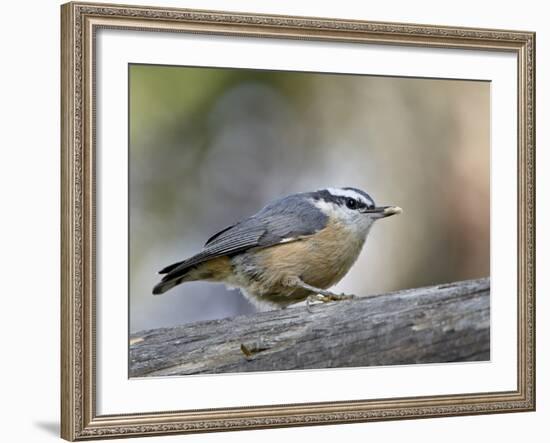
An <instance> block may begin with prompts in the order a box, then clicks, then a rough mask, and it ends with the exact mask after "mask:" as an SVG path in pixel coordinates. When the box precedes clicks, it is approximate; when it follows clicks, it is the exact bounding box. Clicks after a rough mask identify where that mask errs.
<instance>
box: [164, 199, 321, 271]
mask: <svg viewBox="0 0 550 443" xmlns="http://www.w3.org/2000/svg"><path fill="white" fill-rule="evenodd" d="M305 195H306V194H298V195H291V196H289V197H285V198H283V199H280V200H277V201H275V202H273V203H271V204H270V205H268V206H266V207H265V208H263V209H262V210H261V211H260V212H258V213H257V214H255V215H253V216H252V217H250V218H247V219H245V220H243V221H241V222H239V223H237V224H235V225H233V226H229V227H228V228H225V229H224V230H222V231H220V232H218V233H217V234H215V235H214V236H212V237H210V239H208V241H207V242H206V244H205V245H204V249H203V250H202V251H201V252H199V253H198V254H196V255H194V256H193V257H190V258H188V259H187V260H184V261H182V262H178V263H174V264H173V265H170V266H167V267H166V268H164V269H163V270H161V271H160V273H161V274H166V275H165V276H164V277H163V279H162V281H163V282H165V281H168V280H173V279H175V278H179V277H181V276H182V275H184V274H185V273H186V272H187V271H188V270H189V268H191V267H193V266H196V265H197V264H199V263H202V262H205V261H208V260H212V259H213V258H217V257H222V256H225V255H229V256H231V255H235V254H238V253H240V252H244V251H246V250H248V249H251V248H257V247H267V246H272V245H275V244H279V243H283V242H289V241H294V240H298V239H299V238H301V237H304V236H308V235H311V234H314V233H315V232H317V231H319V230H320V229H323V228H324V227H325V226H326V223H327V220H328V217H327V216H326V215H325V214H324V213H323V212H321V211H320V210H319V209H318V208H317V207H316V206H314V205H313V203H312V202H311V201H309V200H308V199H307V198H304V196H305Z"/></svg>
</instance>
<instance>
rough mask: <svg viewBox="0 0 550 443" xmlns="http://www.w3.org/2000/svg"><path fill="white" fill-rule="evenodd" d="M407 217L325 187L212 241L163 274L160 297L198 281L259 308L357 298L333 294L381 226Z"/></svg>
mask: <svg viewBox="0 0 550 443" xmlns="http://www.w3.org/2000/svg"><path fill="white" fill-rule="evenodd" d="M401 212H402V209H401V208H400V207H398V206H376V204H375V202H374V200H373V199H372V198H371V196H370V195H369V194H367V193H366V192H365V191H362V190H360V189H357V188H353V187H344V188H330V187H329V188H325V189H320V190H317V191H312V192H301V193H297V194H292V195H288V196H285V197H282V198H279V199H277V200H274V201H273V202H271V203H269V204H267V206H265V207H264V208H262V209H261V210H260V211H258V212H257V213H256V214H254V215H252V216H250V217H248V218H245V219H243V220H242V221H239V222H238V223H235V224H233V225H231V226H229V227H227V228H225V229H222V230H221V231H219V232H218V233H216V234H214V235H213V236H212V237H210V238H209V239H208V240H207V241H206V243H205V245H204V247H203V249H202V250H201V251H200V252H198V253H197V254H195V255H193V256H191V257H189V258H186V259H185V260H182V261H179V262H176V263H173V264H171V265H169V266H166V267H164V268H163V269H161V270H160V271H159V274H161V275H162V276H163V277H162V279H161V281H160V282H159V283H158V284H156V285H155V286H154V288H153V294H155V295H158V294H162V293H165V292H166V291H168V290H170V289H172V288H174V287H175V286H177V285H179V284H182V283H186V282H193V281H207V282H218V283H225V284H226V285H227V286H228V287H230V288H239V289H240V290H241V292H242V293H243V294H244V295H245V296H246V297H247V298H248V299H249V300H250V301H251V302H252V304H253V305H254V306H256V308H258V309H259V310H270V309H277V308H286V307H287V306H289V305H292V304H295V303H299V302H302V301H306V302H308V303H309V302H313V301H320V302H329V301H337V300H343V299H347V298H350V297H351V295H346V294H336V293H333V292H331V291H329V290H328V289H329V288H330V287H331V286H334V285H335V284H336V283H338V282H339V281H340V280H341V279H342V278H343V277H344V276H345V275H346V274H347V273H348V271H349V270H350V269H351V267H352V266H353V264H354V263H355V261H356V260H357V258H358V256H359V254H360V253H361V250H362V248H363V245H364V243H365V240H366V238H367V235H368V233H369V231H370V229H371V227H372V225H373V223H374V222H375V221H376V220H378V219H381V218H386V217H389V216H392V215H395V214H399V213H401Z"/></svg>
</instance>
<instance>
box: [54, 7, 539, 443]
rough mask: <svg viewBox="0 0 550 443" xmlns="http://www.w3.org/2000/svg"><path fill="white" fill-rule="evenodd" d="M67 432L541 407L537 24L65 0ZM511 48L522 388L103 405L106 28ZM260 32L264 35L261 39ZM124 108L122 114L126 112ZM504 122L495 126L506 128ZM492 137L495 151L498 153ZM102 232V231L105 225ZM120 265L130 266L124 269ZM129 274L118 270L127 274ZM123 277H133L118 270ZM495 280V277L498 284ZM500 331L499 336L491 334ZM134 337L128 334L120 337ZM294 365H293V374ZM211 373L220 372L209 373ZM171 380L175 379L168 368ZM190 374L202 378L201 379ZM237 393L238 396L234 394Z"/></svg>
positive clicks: (164, 430) (204, 428)
mask: <svg viewBox="0 0 550 443" xmlns="http://www.w3.org/2000/svg"><path fill="white" fill-rule="evenodd" d="M61 24H62V36H61V49H62V51H61V52H62V59H61V82H62V97H61V104H62V111H61V112H62V114H61V122H62V126H61V140H62V146H61V158H62V163H61V165H62V168H61V170H62V175H61V189H62V192H61V203H62V205H61V206H62V207H61V211H62V212H61V218H62V226H61V240H62V245H61V246H62V248H61V249H62V251H61V264H62V276H61V282H62V285H61V287H62V294H61V349H62V355H61V436H62V437H63V438H64V439H66V440H70V441H75V440H87V439H95V438H108V437H129V436H147V435H165V434H180V433H196V432H213V431H227V430H243V429H264V428H273V427H284V426H304V425H319V424H337V423H353V422H368V421H379V420H396V419H405V418H428V417H444V416H460V415H474V414H491V413H502V412H521V411H533V410H535V34H534V33H532V32H525V31H506V30H492V29H472V28H458V27H449V26H435V25H417V24H402V23H399V24H397V23H380V22H363V21H353V20H340V19H338V20H336V19H326V18H307V17H287V16H269V15H259V14H248V13H233V12H231V13H229V12H218V11H197V10H184V9H171V8H159V7H143V6H140V7H136V6H125V5H109V4H93V3H81V2H71V3H67V4H65V5H62V7H61ZM101 30H113V31H116V32H119V33H123V34H124V33H138V34H139V33H149V34H154V33H157V34H159V33H161V34H166V35H172V34H173V35H176V34H177V35H190V36H193V35H194V36H217V37H220V38H240V39H252V38H254V39H259V40H261V41H272V40H276V41H281V42H283V43H284V42H288V43H290V42H322V43H330V44H336V45H338V44H349V43H353V44H355V45H359V46H361V45H383V46H384V47H389V48H404V49H405V50H407V49H408V50H411V51H412V50H415V49H418V48H422V49H423V50H427V51H429V50H433V51H440V50H451V51H452V50H471V51H481V52H483V53H486V54H487V55H491V54H501V53H506V54H511V55H513V56H514V57H515V64H516V66H517V71H516V74H517V84H516V86H517V89H516V90H515V91H514V96H515V97H517V108H516V109H514V112H516V113H517V114H516V115H517V140H515V141H514V144H515V145H516V146H517V151H516V154H517V176H516V179H517V186H516V188H517V218H516V221H517V245H515V247H516V250H517V266H516V277H517V280H516V281H517V290H516V291H515V296H516V305H517V311H516V316H515V319H516V325H517V344H516V342H514V343H513V345H514V348H515V349H514V350H515V357H516V365H515V369H516V373H515V386H516V387H515V389H506V390H491V389H487V390H484V389H481V390H478V391H476V392H458V393H453V394H441V395H433V394H431V395H414V396H393V397H387V396H385V395H382V396H381V397H372V398H363V399H354V400H350V399H346V398H341V399H337V400H330V401H323V400H320V401H306V402H296V401H288V402H282V403H276V404H262V403H258V404H247V405H246V406H224V407H216V406H214V405H211V406H206V407H200V408H188V409H181V410H179V409H174V408H173V407H170V406H167V408H166V409H164V410H155V409H151V410H150V411H146V412H142V411H140V412H136V411H134V410H123V411H121V412H114V413H106V414H104V413H99V412H98V409H99V408H98V404H99V403H101V402H102V400H101V398H100V396H98V390H99V389H100V385H101V384H104V383H103V382H102V383H98V370H99V365H98V359H97V342H98V339H99V338H98V334H97V331H98V324H99V322H102V321H103V319H102V318H98V309H99V308H98V306H99V305H101V302H100V300H99V299H98V298H97V288H98V270H99V271H100V269H99V268H100V267H101V263H98V260H97V251H98V248H100V247H101V245H100V242H101V241H102V237H101V235H98V229H97V218H98V212H99V213H101V211H104V208H102V207H101V204H102V202H101V201H98V198H97V193H96V189H97V187H98V186H101V180H102V179H103V171H98V155H97V154H98V150H97V143H98V128H97V126H96V124H97V120H96V119H97V113H98V109H97V108H96V104H97V103H96V100H97V91H98V88H100V87H101V85H100V84H98V82H99V81H100V80H98V71H97V65H96V57H97V54H98V43H97V42H98V39H97V35H98V32H100V31H101ZM259 44H261V42H260V43H259ZM121 118H122V117H121ZM498 130H499V128H493V131H498ZM498 155H499V152H498V150H495V149H493V161H496V160H497V159H496V157H498ZM99 234H101V233H99ZM122 274H123V273H122ZM122 274H121V275H122ZM121 278H124V277H121ZM492 288H493V289H494V286H492ZM492 338H493V337H492ZM123 340H126V337H123ZM293 375H294V376H297V375H296V374H290V376H293ZM212 377H215V376H212ZM211 380H212V379H211ZM168 381H169V380H168ZM190 383H197V381H196V379H194V380H191V381H190ZM227 402H228V404H229V405H231V404H232V400H231V399H230V398H229V399H227Z"/></svg>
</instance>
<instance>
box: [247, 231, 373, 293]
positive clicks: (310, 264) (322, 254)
mask: <svg viewBox="0 0 550 443" xmlns="http://www.w3.org/2000/svg"><path fill="white" fill-rule="evenodd" d="M364 242H365V236H363V235H358V234H357V233H356V232H353V231H350V230H348V229H346V228H345V227H344V226H342V225H340V224H339V223H337V222H329V223H328V225H327V226H326V227H325V228H324V229H322V230H320V231H318V232H317V233H316V234H314V235H311V236H308V237H305V238H303V239H301V240H297V241H293V242H289V243H284V244H279V245H275V246H271V247H268V248H265V249H261V250H258V251H256V254H255V255H256V256H255V260H257V263H258V265H260V267H261V268H263V269H264V270H265V271H264V272H267V273H271V274H272V275H271V277H272V278H273V279H274V280H279V278H284V277H286V276H298V277H300V278H301V279H302V280H303V281H305V282H306V283H308V284H310V285H312V286H316V287H319V288H328V287H330V286H332V285H334V284H336V283H337V282H338V281H340V280H341V279H342V278H343V277H344V275H345V274H346V273H347V272H348V271H349V269H350V268H351V266H352V265H353V264H354V263H355V261H356V260H357V257H358V256H359V254H360V252H361V249H362V247H363V244H364Z"/></svg>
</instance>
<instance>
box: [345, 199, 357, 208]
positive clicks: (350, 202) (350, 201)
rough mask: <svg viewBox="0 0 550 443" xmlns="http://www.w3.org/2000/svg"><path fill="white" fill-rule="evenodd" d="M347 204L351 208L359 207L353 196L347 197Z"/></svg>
mask: <svg viewBox="0 0 550 443" xmlns="http://www.w3.org/2000/svg"><path fill="white" fill-rule="evenodd" d="M346 206H347V207H348V208H349V209H357V201H356V200H354V199H353V198H348V199H346Z"/></svg>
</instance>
